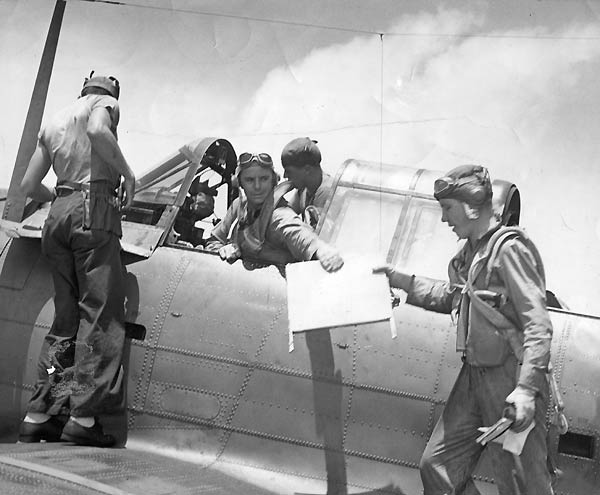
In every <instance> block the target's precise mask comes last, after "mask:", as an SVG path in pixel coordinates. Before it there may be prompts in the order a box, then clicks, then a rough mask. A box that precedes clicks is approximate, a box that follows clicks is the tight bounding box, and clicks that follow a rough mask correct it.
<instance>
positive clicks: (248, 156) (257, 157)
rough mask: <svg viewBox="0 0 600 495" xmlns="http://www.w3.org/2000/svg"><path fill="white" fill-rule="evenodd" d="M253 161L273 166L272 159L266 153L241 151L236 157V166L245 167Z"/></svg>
mask: <svg viewBox="0 0 600 495" xmlns="http://www.w3.org/2000/svg"><path fill="white" fill-rule="evenodd" d="M255 161H256V162H258V163H259V165H265V166H267V167H270V168H273V159H272V158H271V155H269V154H268V153H256V154H255V153H248V152H245V153H242V154H241V155H240V157H239V158H238V166H240V167H245V166H248V165H250V164H251V163H252V162H255Z"/></svg>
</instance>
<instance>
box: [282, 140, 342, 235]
mask: <svg viewBox="0 0 600 495" xmlns="http://www.w3.org/2000/svg"><path fill="white" fill-rule="evenodd" d="M281 165H282V166H283V170H284V174H283V176H284V177H285V178H286V179H288V180H289V181H290V182H291V184H292V186H293V187H294V188H295V189H293V190H292V191H290V192H289V193H287V194H286V195H285V196H284V199H285V200H286V201H287V203H288V205H289V206H290V208H292V209H293V210H294V211H295V212H296V213H298V214H299V215H301V216H302V218H303V219H304V221H305V222H306V223H308V224H309V225H310V226H312V227H313V228H316V226H317V224H318V223H319V219H320V217H321V214H322V211H323V208H324V206H325V203H326V202H327V199H328V198H329V196H330V194H331V190H332V188H333V178H332V177H331V176H330V175H329V174H327V173H325V172H323V169H322V168H321V151H320V150H319V147H318V146H317V141H315V140H312V139H310V138H309V137H300V138H296V139H292V140H291V141H290V142H289V143H288V144H286V145H285V146H284V148H283V150H282V152H281Z"/></svg>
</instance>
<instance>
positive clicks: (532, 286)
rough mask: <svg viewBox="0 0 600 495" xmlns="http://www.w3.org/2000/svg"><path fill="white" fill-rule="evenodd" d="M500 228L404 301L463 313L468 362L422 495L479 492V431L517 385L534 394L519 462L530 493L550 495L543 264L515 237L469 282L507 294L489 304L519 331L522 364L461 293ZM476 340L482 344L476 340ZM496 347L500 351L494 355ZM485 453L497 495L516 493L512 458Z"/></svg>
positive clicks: (461, 335) (424, 464)
mask: <svg viewBox="0 0 600 495" xmlns="http://www.w3.org/2000/svg"><path fill="white" fill-rule="evenodd" d="M499 228H500V229H501V228H503V227H499V226H496V227H494V228H492V229H491V230H490V231H489V232H488V233H487V234H485V235H484V236H483V237H482V238H481V239H480V240H479V241H478V242H477V243H476V244H475V245H472V244H471V243H470V242H469V241H467V242H466V244H465V245H464V247H463V248H462V249H461V250H460V251H459V253H458V254H457V255H456V256H455V257H454V258H453V259H452V261H451V262H450V265H449V268H448V274H449V279H450V282H441V281H435V280H431V279H427V278H424V277H416V276H415V277H413V279H412V282H411V286H410V288H409V291H408V297H407V303H409V304H413V305H416V306H420V307H423V308H425V309H429V310H433V311H437V312H442V313H451V312H453V310H456V309H459V307H460V314H459V317H458V338H457V350H458V351H462V352H463V353H464V354H463V361H464V364H463V366H462V368H461V370H460V373H459V376H458V378H457V380H456V382H455V384H454V387H453V389H452V391H451V393H450V396H449V398H448V401H447V403H446V406H445V408H444V411H443V413H442V416H441V417H440V419H439V421H438V423H437V425H436V426H435V428H434V430H433V433H432V435H431V438H430V439H429V442H428V444H427V446H426V448H425V451H424V453H423V456H422V458H421V463H420V469H421V478H422V481H423V486H424V489H425V495H437V494H439V495H441V494H477V493H479V491H478V490H477V488H476V486H475V484H474V483H473V480H472V478H471V474H472V472H473V471H474V469H475V468H476V466H477V462H478V461H479V458H480V456H481V454H482V451H483V448H482V447H481V446H480V445H478V444H477V443H476V442H475V439H476V438H477V437H478V436H479V435H480V432H479V431H478V428H479V427H481V426H491V425H492V424H494V423H495V422H496V421H497V420H498V419H500V418H501V417H502V413H503V409H504V407H505V399H506V397H507V396H508V395H509V394H510V393H511V392H512V391H513V390H514V389H515V387H516V385H517V384H519V385H522V386H524V387H526V388H529V389H531V390H534V391H535V392H536V399H535V419H534V420H535V427H534V428H533V429H532V430H531V432H530V433H529V435H528V437H527V441H526V442H525V446H524V448H523V451H522V453H521V456H520V458H521V462H522V464H523V468H524V471H525V473H527V476H526V484H527V493H531V494H536V495H549V494H552V488H551V481H550V474H549V472H548V468H547V465H546V458H547V445H546V420H545V414H546V411H547V408H548V401H549V390H548V388H549V387H548V380H547V371H548V364H549V359H550V343H551V338H552V324H551V321H550V318H549V315H548V311H547V309H546V301H545V282H544V279H543V267H541V266H537V265H536V263H539V262H538V261H537V260H536V258H535V256H534V255H533V254H532V252H531V250H530V249H529V248H528V247H527V245H526V244H525V243H523V242H521V241H520V240H519V239H518V238H517V239H511V240H507V241H506V242H504V243H503V244H502V245H501V247H500V249H499V250H498V253H497V257H496V258H495V260H494V262H493V269H492V270H491V272H487V270H481V271H480V272H479V274H478V275H477V276H476V278H475V280H473V281H472V287H473V288H474V289H476V290H480V289H485V290H490V291H492V292H494V293H497V294H500V295H501V296H502V297H499V298H498V299H497V300H496V302H495V303H491V304H497V307H496V309H497V310H498V311H499V312H500V314H501V317H502V318H504V319H505V320H506V321H508V322H512V323H513V325H514V328H516V329H517V332H518V333H519V338H520V339H521V342H522V365H521V366H519V359H518V358H517V357H516V356H515V353H514V352H511V347H510V345H509V342H508V340H507V339H505V338H503V337H502V336H500V337H499V336H498V332H496V330H497V328H495V327H494V326H493V325H491V324H490V323H489V321H487V320H486V319H485V318H484V317H483V315H482V314H481V312H480V311H479V310H478V308H477V306H476V305H474V304H470V302H469V299H468V298H469V295H468V293H463V290H462V289H463V287H464V284H465V282H466V281H467V274H468V271H469V268H470V267H471V264H472V263H473V262H474V260H475V261H476V260H477V259H478V257H480V256H481V255H482V253H483V252H484V251H485V250H486V247H487V243H488V242H489V240H490V238H491V236H492V234H494V232H495V231H496V230H498V229H499ZM486 279H488V280H486ZM476 327H477V328H476ZM486 334H489V339H488V340H487V341H486V340H485V335H486ZM475 335H478V336H479V337H481V336H483V340H475V339H474V338H472V337H474V336H475ZM479 337H478V338H479ZM498 337H499V340H494V339H497V338H498ZM494 349H496V350H497V352H490V351H492V350H494ZM487 448H488V449H489V450H491V451H492V455H493V458H494V462H493V465H494V470H495V476H494V479H495V482H496V484H497V485H498V491H499V493H500V495H508V494H514V493H515V491H514V484H513V483H514V482H513V477H512V470H513V469H514V459H513V458H512V454H511V453H509V452H506V451H504V450H502V447H501V445H499V444H496V443H491V444H489V445H488V447H487Z"/></svg>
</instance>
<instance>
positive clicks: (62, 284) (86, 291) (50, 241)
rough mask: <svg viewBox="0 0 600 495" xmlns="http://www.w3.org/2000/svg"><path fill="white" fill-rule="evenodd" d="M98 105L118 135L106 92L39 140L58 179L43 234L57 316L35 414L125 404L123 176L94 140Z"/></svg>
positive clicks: (32, 406)
mask: <svg viewBox="0 0 600 495" xmlns="http://www.w3.org/2000/svg"><path fill="white" fill-rule="evenodd" d="M98 106H100V107H102V108H106V109H107V110H108V111H109V113H110V115H111V120H112V124H113V126H114V129H113V132H114V133H115V136H116V125H117V122H118V117H119V108H118V103H117V100H116V99H114V98H113V97H111V96H104V95H88V96H84V97H81V98H79V99H78V100H77V101H76V102H74V103H73V104H72V105H71V106H69V107H67V108H66V109H64V110H63V111H62V112H60V113H59V114H57V115H56V116H55V118H54V119H52V120H51V121H50V122H49V123H48V125H47V126H45V127H44V128H43V129H42V131H41V132H40V135H39V140H40V143H41V144H42V145H43V146H45V147H46V149H47V150H48V152H49V155H50V156H51V158H52V166H53V168H54V171H55V173H56V176H57V187H56V192H57V197H56V199H55V200H54V201H53V202H52V205H51V207H50V212H49V214H48V218H47V219H46V222H45V224H44V228H43V232H42V252H43V254H44V256H45V257H46V258H47V260H48V261H49V266H50V270H51V273H52V278H53V282H54V289H55V296H54V306H55V318H54V321H53V323H52V327H51V328H50V331H49V332H48V335H47V336H46V337H45V339H44V343H43V346H42V351H41V353H40V358H39V362H38V381H37V384H36V388H35V391H34V393H33V396H32V398H31V400H30V402H29V405H28V411H29V412H42V413H47V414H49V415H57V414H71V415H72V416H80V417H81V416H83V417H90V416H97V415H99V414H102V413H107V412H111V410H114V409H115V408H116V407H118V406H119V405H120V403H121V401H122V386H121V385H122V380H123V370H122V366H121V360H122V353H123V345H124V340H125V329H124V297H125V289H124V285H125V284H124V275H125V270H124V267H123V264H122V262H121V256H120V241H119V237H120V236H121V221H120V212H119V205H118V199H117V197H116V192H115V191H116V188H117V186H118V184H119V180H120V177H119V175H118V174H117V173H116V172H115V171H114V170H113V169H112V168H111V167H110V166H109V165H108V164H107V163H105V162H104V161H103V160H102V158H101V157H100V156H99V155H97V154H96V153H95V152H94V150H93V149H92V146H91V142H90V140H89V138H88V137H87V122H88V118H89V116H90V114H91V112H92V111H93V110H94V109H95V108H97V107H98Z"/></svg>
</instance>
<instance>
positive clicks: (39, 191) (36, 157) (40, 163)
mask: <svg viewBox="0 0 600 495" xmlns="http://www.w3.org/2000/svg"><path fill="white" fill-rule="evenodd" d="M50 165H52V162H51V160H50V155H49V153H48V150H47V149H46V147H45V146H44V145H43V144H42V143H40V142H39V141H38V144H37V147H36V148H35V151H34V153H33V155H32V156H31V159H30V160H29V166H28V167H27V170H26V171H25V175H24V176H23V180H22V181H21V188H22V189H23V192H25V194H26V195H27V196H29V197H30V198H33V199H34V200H35V201H39V202H40V203H45V202H47V201H52V199H53V198H54V194H53V193H52V191H51V190H50V189H48V188H47V187H46V186H45V185H44V184H42V179H43V178H44V177H46V174H47V173H48V170H50Z"/></svg>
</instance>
